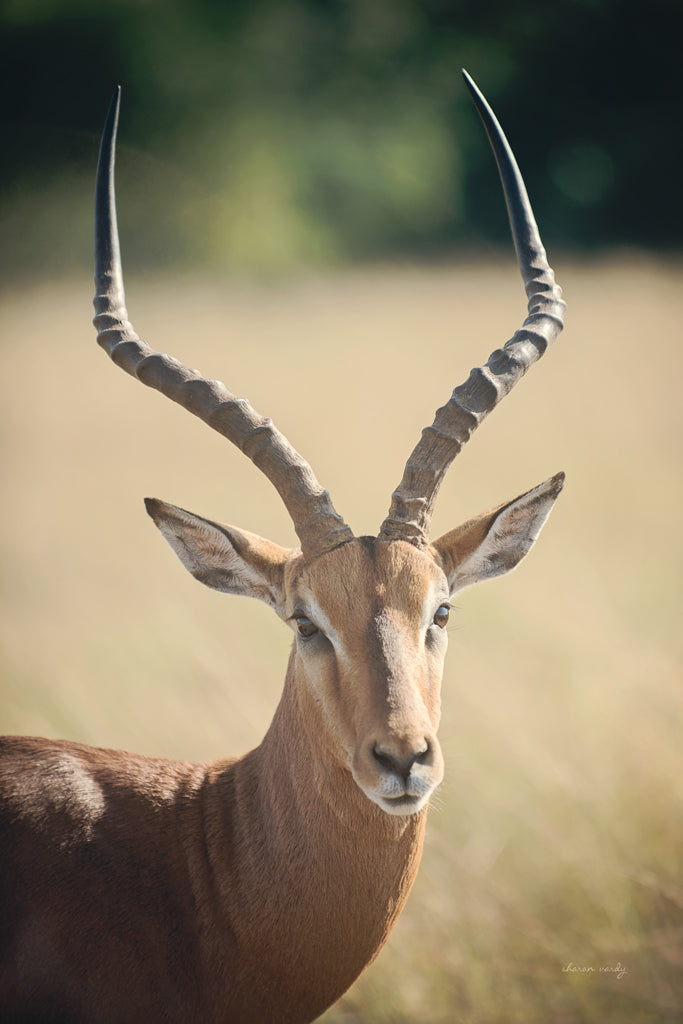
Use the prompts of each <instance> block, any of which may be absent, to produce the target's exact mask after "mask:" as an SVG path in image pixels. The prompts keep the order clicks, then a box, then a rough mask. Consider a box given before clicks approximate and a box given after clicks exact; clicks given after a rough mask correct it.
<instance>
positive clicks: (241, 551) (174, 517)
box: [145, 498, 292, 608]
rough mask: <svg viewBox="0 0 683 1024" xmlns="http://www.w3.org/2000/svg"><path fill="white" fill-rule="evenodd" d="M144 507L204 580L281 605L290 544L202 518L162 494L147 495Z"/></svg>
mask: <svg viewBox="0 0 683 1024" xmlns="http://www.w3.org/2000/svg"><path fill="white" fill-rule="evenodd" d="M145 507H146V509H147V511H148V513H149V515H150V516H151V517H152V519H153V520H154V522H155V523H156V525H157V526H158V527H159V529H160V530H161V532H162V534H163V535H164V537H165V538H166V540H167V541H168V543H169V544H170V545H171V547H172V548H173V550H174V551H175V553H176V555H177V556H178V558H179V559H180V561H181V562H182V563H183V565H184V566H185V568H186V569H187V570H188V572H190V573H192V575H193V576H194V578H195V579H196V580H199V582H200V583H204V584H205V585H206V586H207V587H211V588H212V589H213V590H220V591H221V592H222V593H224V594H240V595H242V596H244V597H255V598H258V600H260V601H265V602H266V604H269V605H270V606H271V607H273V608H277V607H278V606H280V604H281V603H282V598H283V581H284V567H285V563H286V562H287V561H288V559H289V558H290V557H291V556H292V552H291V551H290V550H289V548H281V547H280V546H279V545H278V544H273V543H272V542H271V541H269V540H264V538H263V537H258V536H257V535H256V534H255V533H249V532H247V530H240V529H238V528H237V527H236V526H223V525H222V524H220V523H214V522H211V520H209V519H202V518H201V516H196V515H194V514H193V513H192V512H186V511H185V510H184V509H182V508H176V506H175V505H167V504H166V502H164V501H159V500H158V499H157V498H145Z"/></svg>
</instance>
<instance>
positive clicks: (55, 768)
mask: <svg viewBox="0 0 683 1024" xmlns="http://www.w3.org/2000/svg"><path fill="white" fill-rule="evenodd" d="M542 486H543V487H545V486H546V485H542ZM537 490H540V489H537ZM532 493H535V492H532ZM554 496H556V495H553V496H552V497H548V500H547V501H546V505H547V509H546V511H545V513H544V516H545V515H547V510H549V507H550V505H551V504H552V500H554ZM524 500H525V499H524V498H523V499H519V502H524ZM513 504H514V503H513ZM537 504H538V502H536V503H533V507H534V509H535V511H534V513H533V515H531V516H530V517H529V518H528V521H525V524H524V526H523V527H522V528H520V527H519V525H516V535H515V538H513V546H514V545H517V546H518V547H519V550H521V551H525V550H526V549H527V548H528V536H527V535H528V534H529V532H530V531H531V532H533V530H535V532H538V518H539V513H538V509H537ZM152 506H153V507H152V508H151V509H150V511H152V512H153V515H154V518H155V521H156V522H157V524H158V525H159V526H160V527H161V528H162V530H163V532H164V534H165V535H166V537H167V539H169V540H170V541H171V543H172V544H173V546H174V549H175V550H176V551H177V553H179V555H180V557H181V559H182V560H183V561H184V562H185V564H186V566H187V567H188V568H189V569H190V571H192V572H193V573H194V574H195V575H197V576H198V577H199V578H202V577H204V578H205V581H206V582H209V585H211V586H215V587H217V588H218V589H228V590H230V591H231V592H237V593H243V594H248V595H251V596H256V597H258V598H260V599H261V600H265V601H266V602H267V603H269V604H271V605H272V606H273V607H274V608H275V610H276V612H277V613H278V615H280V617H281V618H283V619H285V620H286V621H288V622H289V624H290V625H291V626H292V628H293V629H294V630H295V636H296V638H295V642H294V645H293V648H292V653H291V656H290V660H289V665H288V669H287V674H286V678H285V685H284V691H283V695H282V698H281V701H280V704H279V706H278V709H277V711H276V713H275V717H274V719H273V722H272V724H271V726H270V728H269V730H268V732H267V734H266V736H265V738H264V740H263V742H262V743H261V744H260V746H259V747H257V748H256V749H255V750H253V751H252V752H251V753H249V754H247V755H246V756H245V757H243V758H241V759H239V760H234V761H218V762H216V763H213V764H186V763H183V762H172V761H165V760H160V759H154V758H145V757H140V756H138V755H135V754H128V753H122V752H117V751H110V750H100V749H95V748H91V747H85V746H81V745H79V744H75V743H68V742H60V741H50V740H40V739H27V738H20V737H7V738H5V739H3V740H1V741H0V754H1V755H2V756H0V858H1V863H2V874H1V875H0V905H1V906H2V914H1V915H0V1007H2V1014H3V1020H17V1021H19V1020H21V1021H41V1022H44V1021H63V1022H66V1021H73V1022H85V1021H88V1022H90V1021H92V1022H98V1024H100V1022H105V1024H106V1022H121V1021H138V1020H140V1021H143V1020H144V1021H178V1022H183V1024H184V1022H187V1021H202V1022H204V1021H206V1022H211V1021H215V1022H222V1024H229V1022H239V1024H250V1022H253V1024H256V1022H259V1024H261V1022H265V1021H268V1022H282V1024H296V1022H306V1021H311V1020H313V1019H314V1018H315V1017H317V1016H318V1015H319V1014H320V1013H322V1012H323V1011H324V1010H325V1009H326V1008H327V1007H328V1006H329V1005H331V1003H333V1002H334V1001H335V1000H336V999H337V998H338V997H339V996H340V995H341V994H342V993H343V992H344V991H345V990H346V989H347V988H348V987H349V985H351V984H352V982H353V981H354V979H355V978H356V977H357V976H358V975H359V974H360V973H361V971H362V970H363V969H364V967H365V966H366V965H367V964H369V963H370V962H371V961H372V960H373V959H374V957H375V956H376V955H377V953H378V951H379V950H380V949H381V947H382V945H383V944H384V942H385V940H386V938H387V936H388V934H389V932H390V931H391V929H392V927H393V925H394V923H395V922H396V919H397V918H398V916H399V914H400V912H401V909H402V907H403V905H404V903H405V901H406V898H407V896H408V893H409V891H410V888H411V886H412V883H413V880H414V878H415V874H416V871H417V867H418V864H419V860H420V855H421V851H422V842H423V836H424V828H425V820H426V801H427V800H428V797H429V794H430V793H431V792H432V790H433V789H434V787H435V786H436V785H438V783H439V782H440V781H441V777H442V774H443V761H442V757H441V752H440V749H439V746H438V740H437V738H436V731H437V728H438V722H439V714H440V684H441V675H442V669H443V658H444V655H445V650H446V633H445V630H444V629H442V628H440V627H439V626H438V625H436V624H435V623H434V616H435V613H436V611H437V609H438V608H439V607H440V606H441V605H442V603H443V602H444V601H445V600H447V597H448V594H449V589H454V588H453V587H452V586H451V587H449V584H448V582H447V577H446V575H444V572H443V571H442V566H444V567H445V568H446V569H447V571H448V568H447V566H446V563H447V562H451V561H453V560H455V561H458V560H459V561H462V560H463V558H464V559H470V565H471V564H472V559H473V558H474V557H475V556H476V550H477V545H479V544H481V538H482V529H481V524H480V523H478V525H477V526H476V528H473V529H472V530H471V531H469V532H470V538H469V541H468V539H467V533H468V531H467V529H465V530H464V531H463V530H460V531H456V536H457V545H458V551H457V552H456V551H455V548H454V547H453V544H452V543H451V542H450V540H449V539H448V536H449V535H447V536H446V538H442V539H441V540H440V541H437V542H436V543H435V545H434V548H433V549H432V550H431V551H430V552H423V551H420V550H418V549H417V548H416V547H413V546H412V545H410V544H406V543H404V542H402V541H394V542H391V543H388V542H383V541H378V540H368V539H366V538H364V539H361V540H354V541H352V542H350V543H348V544H344V545H342V546H341V547H339V548H337V549H335V550H334V551H331V552H328V553H327V554H324V555H322V556H320V557H319V558H316V559H314V560H313V561H312V562H307V561H306V560H305V559H304V557H303V556H302V555H301V553H300V552H292V551H288V550H287V549H284V548H280V547H278V546H277V545H274V544H271V543H270V542H267V541H263V540H262V539H261V538H258V537H255V536H254V535H252V534H248V533H246V532H245V531H239V530H237V529H236V528H234V527H230V528H226V527H222V526H219V525H218V524H212V523H210V522H208V521H206V520H203V519H200V518H199V517H194V516H192V515H191V514H190V513H185V512H182V511H181V510H178V509H174V508H173V506H167V505H163V503H159V502H157V503H152ZM499 515H500V511H497V512H495V513H491V514H490V516H489V519H490V522H491V523H492V522H493V521H494V520H495V519H496V517H497V516H499ZM513 518H514V517H513ZM521 518H522V520H524V516H523V515H522V516H521ZM515 522H516V521H515ZM486 532H487V531H484V533H485V534H486ZM501 534H502V535H503V536H504V537H505V542H506V543H507V545H508V554H507V556H506V558H504V559H502V561H503V562H505V563H506V565H507V563H509V562H510V560H511V557H512V556H511V555H510V550H509V545H510V543H511V542H510V536H509V531H506V530H501ZM522 535H523V536H522ZM487 557H488V556H487ZM520 557H521V556H520ZM207 567H208V568H207ZM472 571H473V570H471V569H470V573H471V572H472ZM295 614H304V615H306V616H307V617H308V618H310V619H311V620H312V621H314V622H316V620H318V621H317V622H316V624H317V625H318V626H319V627H320V632H319V633H317V634H315V635H314V636H312V637H311V638H302V637H300V636H298V635H296V623H295V621H293V620H292V616H294V615H295ZM326 631H327V634H328V635H326ZM413 792H414V793H417V796H410V795H407V794H411V793H413ZM396 793H398V796H396ZM410 801H413V802H412V804H411V803H410ZM396 808H398V809H397V810H396ZM387 811H388V812H389V813H387ZM411 811H412V812H414V813H411Z"/></svg>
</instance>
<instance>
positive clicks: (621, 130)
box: [0, 0, 683, 281]
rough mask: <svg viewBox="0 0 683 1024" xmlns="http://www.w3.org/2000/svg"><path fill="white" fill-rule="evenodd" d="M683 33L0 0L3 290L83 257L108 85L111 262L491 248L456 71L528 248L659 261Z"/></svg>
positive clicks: (532, 8) (593, 24)
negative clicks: (115, 175) (531, 236)
mask: <svg viewBox="0 0 683 1024" xmlns="http://www.w3.org/2000/svg"><path fill="white" fill-rule="evenodd" d="M682 25H683V4H681V2H680V0H546V2H545V3H543V4H539V3H532V2H530V0H486V2H481V0H108V2H107V3H106V4H105V3H103V4H98V3H96V2H94V0H2V2H1V3H0V75H1V76H2V78H3V80H4V82H3V88H2V90H0V104H1V105H2V111H1V114H0V119H1V121H2V140H3V142H2V151H3V156H2V164H1V167H0V225H1V229H2V235H3V244H2V247H1V248H2V256H1V257H0V259H1V261H2V267H1V268H0V269H1V270H2V275H3V277H4V279H5V280H6V281H7V280H9V279H12V278H13V277H16V276H17V275H19V274H21V273H25V272H28V271H31V272H33V273H47V272H54V271H55V270H62V271H63V270H65V269H69V268H70V267H74V268H75V267H76V266H78V267H80V266H82V265H84V264H87V263H88V262H89V258H90V252H91V243H90V230H91V229H90V222H91V201H92V178H93V173H94V163H95V159H96V152H97V138H98V135H99V131H100V129H101V125H102V123H103V120H104V116H105V113H106V108H107V104H108V102H109V97H110V95H111V92H112V88H113V86H114V85H115V84H116V83H118V82H120V83H121V84H122V85H123V88H124V106H123V111H122V121H121V128H120V149H119V154H120V156H119V191H120V196H121V199H120V207H121V210H120V214H121V227H122V232H125V252H126V257H127V264H128V265H131V264H132V265H138V266H163V265H167V264H169V263H192V264H193V265H200V266H201V265H206V266H213V267H229V268H233V269H240V268H244V269H247V270H249V271H268V272H277V271H279V270H287V269H290V268H291V267H294V266H297V265H298V264H316V263H330V262H339V261H344V260H372V259H388V258H411V259H414V258H417V259H427V258H439V257H441V256H444V255H448V254H450V253H452V252H453V251H454V250H455V249H456V248H457V247H458V246H461V245H470V246H472V245H474V246H480V247H481V246H483V245H491V244H497V243H499V242H506V241H507V237H508V236H507V222H506V217H505V214H504V207H503V203H502V199H500V194H499V186H498V182H497V178H496V171H495V167H494V163H493V159H492V157H491V155H490V152H489V151H488V144H487V142H486V139H485V135H484V132H483V130H482V128H481V126H480V124H479V122H478V119H477V117H476V115H475V114H474V112H473V109H472V108H471V105H470V100H469V97H468V95H467V93H466V90H465V89H464V86H463V84H462V81H461V78H460V68H461V67H466V68H467V69H468V70H469V71H470V73H471V74H472V75H473V77H474V78H475V80H476V81H477V82H478V84H479V85H480V87H481V88H482V89H483V91H484V92H485V93H486V95H487V97H488V99H489V100H490V102H491V103H492V105H493V106H494V109H495V110H496V113H497V114H498V117H499V118H500V120H501V122H502V124H503V126H504V128H505V130H506V132H507V134H508V136H509V138H510V140H511V142H512V144H513V147H514V149H515V151H516V153H517V155H518V158H519V160H520V164H521V166H522V170H523V172H524V174H525V177H526V179H527V185H528V187H529V192H530V194H531V197H532V201H533V203H534V206H535V209H536V213H537V217H538V220H539V222H540V224H541V227H542V230H543V234H544V238H545V239H546V243H547V244H548V246H549V247H554V248H557V247H565V248H567V247H572V248H580V249H593V248H596V247H615V246H647V247H659V248H667V249H677V248H678V247H680V244H681V240H682V237H683V233H682V227H683V199H682V194H681V189H680V187H679V177H680V167H681V128H680V124H679V103H680V99H681V92H682V89H681V84H682V81H683V72H682V70H681V67H682V62H681V57H680V49H681V43H682V41H683V39H682V33H681V27H682ZM124 196H125V198H124Z"/></svg>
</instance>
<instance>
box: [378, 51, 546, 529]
mask: <svg viewBox="0 0 683 1024" xmlns="http://www.w3.org/2000/svg"><path fill="white" fill-rule="evenodd" d="M463 76H464V79H465V82H466V84H467V87H468V89H469V91H470V93H471V94H472V98H473V100H474V103H475V106H476V107H477V110H478V111H479V114H480V116H481V119H482V121H483V122H484V126H485V128H486V131H487V134H488V136H489V140H490V142H491V146H492V148H493V152H494V154H495V157H496V162H497V164H498V170H499V172H500V177H501V181H502V184H503V191H504V193H505V201H506V203H507V208H508V214H509V217H510V226H511V228H512V237H513V240H514V243H515V249H516V250H517V259H518V262H519V269H520V271H521V274H522V278H523V280H524V287H525V289H526V294H527V300H528V306H527V309H528V316H527V318H526V320H525V321H524V323H523V325H522V327H521V328H520V329H519V330H518V331H516V332H515V334H514V335H513V337H512V338H511V339H510V340H509V341H508V342H506V344H505V345H504V346H503V348H502V349H496V351H495V352H493V353H492V354H491V356H490V357H489V360H488V362H487V363H486V365H485V366H483V367H480V368H477V369H474V370H472V372H471V373H470V376H469V378H468V379H467V381H465V383H464V384H460V385H459V386H458V387H456V388H455V390H454V391H453V394H452V395H451V397H450V399H449V400H448V402H447V403H446V405H444V406H442V408H440V409H438V410H437V412H436V416H435V419H434V422H433V424H432V425H431V426H430V427H426V428H425V429H424V430H423V432H422V437H421V439H420V441H419V442H418V443H417V445H416V447H415V448H414V449H413V452H412V454H411V455H410V457H409V459H408V461H407V463H406V467H405V470H404V473H403V478H402V480H401V482H400V484H399V485H398V487H397V488H396V490H395V491H394V493H393V495H392V501H391V507H390V509H389V513H388V515H387V517H386V519H385V520H384V522H383V523H382V526H381V529H380V538H381V539H383V540H405V541H408V542H409V543H411V544H414V545H416V546H418V547H424V546H426V545H427V544H428V543H429V528H430V524H431V520H432V514H433V511H434V504H435V501H436V496H437V493H438V491H439V487H440V486H441V481H442V480H443V478H444V475H445V473H446V470H447V469H448V467H449V466H450V464H451V462H452V461H453V459H454V458H455V456H456V455H457V454H458V452H459V451H460V450H461V449H462V447H463V445H465V444H466V443H467V442H468V441H469V439H470V437H471V436H472V434H473V433H474V431H475V430H476V429H477V427H478V426H479V424H480V423H481V421H482V420H483V419H484V417H485V416H487V415H488V414H489V413H490V412H491V411H492V410H493V409H495V407H496V406H497V405H498V403H499V402H500V401H501V399H502V398H504V397H505V395H507V394H508V393H509V392H510V391H511V390H512V388H513V387H514V386H515V384H516V383H517V382H518V381H519V380H521V378H522V377H523V376H524V374H525V373H526V371H527V370H528V369H529V367H530V366H531V365H532V364H533V363H535V362H536V360H537V359H540V357H541V356H542V355H543V353H544V352H545V351H546V349H547V348H548V345H549V344H550V343H551V342H552V341H554V339H555V338H556V337H557V335H558V334H559V333H560V331H561V330H562V327H563V317H564V311H565V304H564V302H563V301H562V292H561V289H560V287H559V285H557V284H556V283H555V275H554V274H553V271H552V270H551V268H550V266H549V264H548V260H547V257H546V253H545V249H544V248H543V245H542V243H541V239H540V235H539V233H538V228H537V226H536V221H535V220H534V215H533V211H532V209H531V205H530V203H529V197H528V196H527V191H526V188H525V186H524V181H523V180H522V176H521V174H520V172H519V168H518V166H517V162H516V161H515V158H514V156H513V154H512V150H511V149H510V146H509V145H508V142H507V139H506V138H505V135H504V134H503V131H502V129H501V127H500V125H499V124H498V121H497V120H496V118H495V115H494V114H493V111H492V110H491V108H490V107H489V105H488V103H487V102H486V100H485V99H484V97H483V95H482V94H481V92H480V91H479V89H478V88H477V86H476V85H475V84H474V82H473V81H472V79H471V78H470V76H469V75H468V74H467V72H466V71H463Z"/></svg>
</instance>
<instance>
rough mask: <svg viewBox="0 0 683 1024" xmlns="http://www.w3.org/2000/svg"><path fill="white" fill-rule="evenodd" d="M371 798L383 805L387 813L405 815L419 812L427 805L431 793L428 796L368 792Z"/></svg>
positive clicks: (378, 804)
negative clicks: (390, 795) (385, 794)
mask: <svg viewBox="0 0 683 1024" xmlns="http://www.w3.org/2000/svg"><path fill="white" fill-rule="evenodd" d="M366 795H367V796H369V797H370V799H371V800H372V801H373V802H374V803H376V804H377V806H378V807H381V809H382V810H383V811H385V813H386V814H395V815H402V816H403V817H405V816H406V815H409V814H417V813H418V811H421V810H422V808H423V807H424V806H425V805H426V803H427V801H428V800H429V794H427V796H408V795H407V794H406V795H405V796H397V797H387V796H377V795H376V794H370V793H368V794H366Z"/></svg>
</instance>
